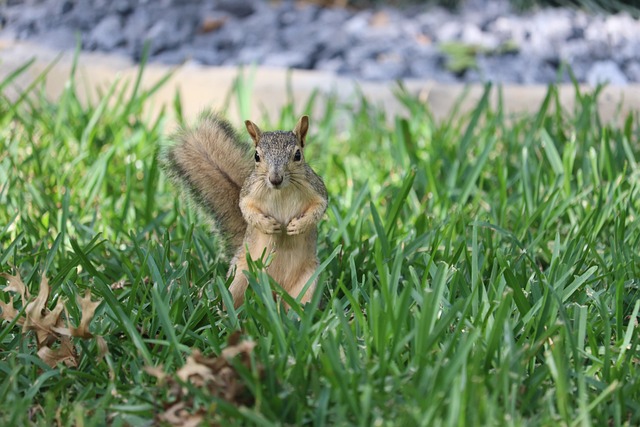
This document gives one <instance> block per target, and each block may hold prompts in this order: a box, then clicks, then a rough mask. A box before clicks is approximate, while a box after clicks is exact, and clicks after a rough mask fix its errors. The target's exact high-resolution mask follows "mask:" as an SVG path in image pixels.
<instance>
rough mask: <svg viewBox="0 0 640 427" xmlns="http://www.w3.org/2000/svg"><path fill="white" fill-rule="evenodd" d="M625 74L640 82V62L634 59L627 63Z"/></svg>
mask: <svg viewBox="0 0 640 427" xmlns="http://www.w3.org/2000/svg"><path fill="white" fill-rule="evenodd" d="M625 74H626V75H627V77H628V78H629V81H632V82H634V83H638V82H640V62H638V61H634V62H630V63H629V64H627V66H626V67H625Z"/></svg>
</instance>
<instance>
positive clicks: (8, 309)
mask: <svg viewBox="0 0 640 427" xmlns="http://www.w3.org/2000/svg"><path fill="white" fill-rule="evenodd" d="M0 309H2V318H3V319H4V320H6V321H8V322H12V321H13V319H15V318H16V317H17V316H18V310H16V309H15V308H14V307H13V297H9V302H6V303H5V302H2V301H0ZM17 323H18V324H19V325H21V324H22V323H24V319H22V318H20V319H18V322H17Z"/></svg>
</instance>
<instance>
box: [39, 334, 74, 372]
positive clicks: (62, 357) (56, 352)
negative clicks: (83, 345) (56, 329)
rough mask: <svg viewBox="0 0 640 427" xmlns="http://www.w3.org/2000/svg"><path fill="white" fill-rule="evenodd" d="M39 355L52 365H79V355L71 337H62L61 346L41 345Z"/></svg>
mask: <svg viewBox="0 0 640 427" xmlns="http://www.w3.org/2000/svg"><path fill="white" fill-rule="evenodd" d="M38 357H40V359H42V360H44V363H46V364H47V365H49V366H51V367H54V366H56V365H57V364H58V363H64V364H65V365H67V366H69V367H76V366H78V356H77V354H76V350H75V347H74V346H73V343H72V342H71V338H69V337H60V347H59V348H56V349H52V348H51V347H49V346H42V347H40V349H39V350H38Z"/></svg>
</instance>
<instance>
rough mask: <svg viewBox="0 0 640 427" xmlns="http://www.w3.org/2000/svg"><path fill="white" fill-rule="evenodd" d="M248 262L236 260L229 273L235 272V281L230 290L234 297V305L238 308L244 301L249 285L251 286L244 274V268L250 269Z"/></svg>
mask: <svg viewBox="0 0 640 427" xmlns="http://www.w3.org/2000/svg"><path fill="white" fill-rule="evenodd" d="M243 264H246V263H241V262H240V261H238V262H236V264H235V265H234V266H232V267H231V270H230V271H229V274H230V275H231V274H235V277H234V278H233V282H231V286H229V292H230V293H231V296H232V297H233V306H234V307H235V308H238V307H240V306H241V305H242V303H243V302H244V294H245V292H246V291H247V287H248V286H249V282H248V281H247V278H246V277H245V275H244V272H243V270H248V268H247V266H246V265H243Z"/></svg>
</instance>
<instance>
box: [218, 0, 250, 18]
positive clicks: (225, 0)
mask: <svg viewBox="0 0 640 427" xmlns="http://www.w3.org/2000/svg"><path fill="white" fill-rule="evenodd" d="M216 8H217V9H218V10H219V11H222V12H227V13H229V14H231V15H233V16H235V17H237V18H245V17H247V16H249V15H251V14H253V13H254V12H255V11H256V2H255V1H253V0H218V4H217V5H216Z"/></svg>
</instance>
